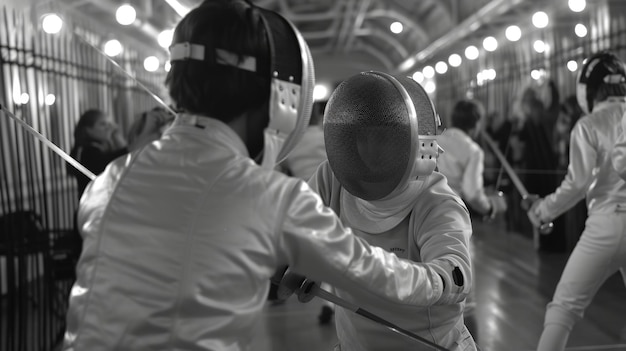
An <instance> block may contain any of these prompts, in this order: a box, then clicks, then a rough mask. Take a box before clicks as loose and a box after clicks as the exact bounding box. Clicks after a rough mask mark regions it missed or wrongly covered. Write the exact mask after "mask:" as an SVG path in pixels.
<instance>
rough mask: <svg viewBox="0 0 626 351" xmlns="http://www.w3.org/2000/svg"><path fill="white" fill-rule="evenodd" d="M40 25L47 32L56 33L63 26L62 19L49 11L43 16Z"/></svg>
mask: <svg viewBox="0 0 626 351" xmlns="http://www.w3.org/2000/svg"><path fill="white" fill-rule="evenodd" d="M41 27H42V28H43V31H44V32H46V33H48V34H56V33H58V32H60V31H61V28H63V20H62V19H61V17H59V15H57V14H56V13H49V14H47V15H44V16H43V19H42V20H41Z"/></svg>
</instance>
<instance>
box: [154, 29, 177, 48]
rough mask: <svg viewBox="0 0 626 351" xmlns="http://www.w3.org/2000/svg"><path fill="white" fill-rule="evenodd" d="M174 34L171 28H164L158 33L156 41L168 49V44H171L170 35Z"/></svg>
mask: <svg viewBox="0 0 626 351" xmlns="http://www.w3.org/2000/svg"><path fill="white" fill-rule="evenodd" d="M173 36H174V31H173V30H171V29H166V30H164V31H162V32H161V33H159V36H158V37H157V41H158V42H159V45H161V47H162V48H164V49H169V47H170V45H172V37H173Z"/></svg>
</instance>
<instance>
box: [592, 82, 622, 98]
mask: <svg viewBox="0 0 626 351" xmlns="http://www.w3.org/2000/svg"><path fill="white" fill-rule="evenodd" d="M610 96H626V83H619V84H608V83H601V84H600V85H599V86H598V90H596V96H595V99H594V100H595V101H604V100H606V99H608V98H609V97H610Z"/></svg>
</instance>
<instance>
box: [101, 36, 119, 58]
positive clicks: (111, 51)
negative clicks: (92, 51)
mask: <svg viewBox="0 0 626 351" xmlns="http://www.w3.org/2000/svg"><path fill="white" fill-rule="evenodd" d="M104 53H105V54H107V55H108V56H117V55H119V54H121V53H122V44H121V43H120V42H119V41H118V40H116V39H111V40H109V41H107V42H106V43H105V44H104Z"/></svg>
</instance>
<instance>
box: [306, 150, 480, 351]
mask: <svg viewBox="0 0 626 351" xmlns="http://www.w3.org/2000/svg"><path fill="white" fill-rule="evenodd" d="M412 182H413V183H414V184H413V186H412V188H413V189H415V190H416V191H413V195H412V196H411V198H405V197H404V196H403V194H398V196H395V197H394V196H392V197H387V198H384V199H382V200H377V201H370V202H367V203H363V202H358V201H357V202H355V201H354V196H353V195H351V194H350V193H349V192H347V191H346V190H345V188H343V187H342V186H341V184H340V183H339V181H338V180H337V178H336V177H335V176H334V175H333V173H332V171H331V168H330V165H329V163H328V162H324V163H322V165H321V166H320V167H319V168H318V169H317V172H316V174H315V175H314V176H313V177H312V178H311V180H310V181H309V184H311V186H312V188H314V189H316V190H317V191H318V192H319V193H320V196H321V197H322V199H323V200H324V203H325V204H326V205H328V206H330V207H331V208H332V209H333V210H335V212H337V213H338V214H339V216H340V217H341V219H342V221H343V222H344V223H345V224H347V225H349V226H350V227H351V228H353V230H354V233H355V234H356V235H358V236H359V237H361V238H363V239H365V240H367V241H368V242H369V243H370V244H372V245H376V246H380V247H382V248H384V249H385V250H387V251H389V252H392V253H394V254H395V255H397V256H398V257H402V258H405V259H409V260H411V261H414V262H416V264H418V265H420V266H422V267H424V268H425V269H427V270H433V271H436V272H437V273H438V274H439V275H440V276H441V278H442V279H443V281H444V286H445V288H444V291H443V294H442V295H441V298H439V300H438V301H437V303H435V304H431V303H424V302H426V301H422V302H418V303H415V304H413V305H407V304H402V303H397V302H394V301H389V300H383V299H380V298H378V297H377V296H376V295H374V294H372V293H371V292H369V291H366V290H358V291H347V290H345V289H343V288H341V287H337V286H335V288H336V289H335V290H336V293H337V295H339V296H340V297H342V298H344V299H346V300H348V301H350V302H351V303H353V304H355V305H357V306H362V307H363V308H365V309H366V310H368V311H369V312H372V313H374V314H376V315H378V316H380V317H382V318H383V319H386V320H387V321H389V322H391V323H394V324H396V325H397V326H399V327H401V328H403V329H406V330H409V331H411V332H413V333H415V334H417V335H419V336H421V337H422V338H424V339H426V340H428V341H430V342H433V343H435V344H438V345H441V346H444V347H446V348H449V349H450V350H456V351H469V350H476V345H475V343H474V340H473V338H472V337H471V335H470V334H469V332H468V331H467V329H466V328H465V325H464V322H463V307H464V300H465V298H466V297H467V295H468V293H469V292H470V289H471V288H472V284H473V277H472V269H471V259H470V251H469V241H470V236H471V234H472V224H471V220H470V216H469V213H468V211H467V208H466V207H465V205H464V204H463V202H462V201H461V199H460V198H459V196H458V195H457V194H456V193H454V191H453V190H452V189H450V187H449V186H448V184H447V183H446V179H445V178H444V176H443V175H442V174H441V173H438V172H433V173H432V174H431V175H430V176H427V177H419V178H418V180H414V181H412ZM359 204H360V205H359ZM405 207H407V208H409V211H404V208H405ZM382 214H385V216H386V217H397V221H395V222H394V223H397V224H396V225H394V226H393V227H392V228H385V230H379V226H376V223H375V222H378V220H377V218H381V216H382ZM329 283H330V282H329ZM331 285H333V284H332V283H331ZM335 323H336V328H337V336H338V338H339V342H340V343H341V350H342V351H387V350H411V351H430V350H432V348H431V347H429V346H427V345H425V344H423V343H419V342H416V341H414V340H411V339H409V338H407V337H403V336H401V335H399V334H396V333H394V332H393V331H391V330H389V329H387V328H385V327H384V326H381V325H380V324H378V323H375V322H372V321H370V320H367V319H365V318H363V317H361V316H358V315H355V314H354V313H351V312H349V311H345V310H343V309H340V308H338V309H336V318H335Z"/></svg>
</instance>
